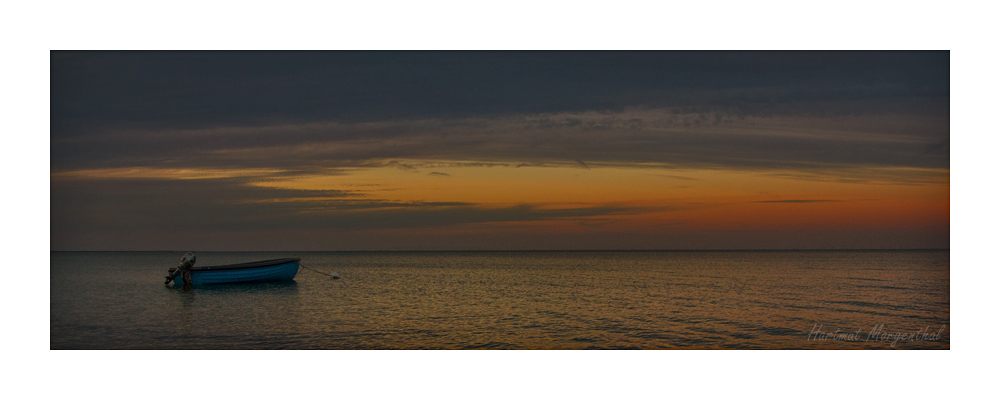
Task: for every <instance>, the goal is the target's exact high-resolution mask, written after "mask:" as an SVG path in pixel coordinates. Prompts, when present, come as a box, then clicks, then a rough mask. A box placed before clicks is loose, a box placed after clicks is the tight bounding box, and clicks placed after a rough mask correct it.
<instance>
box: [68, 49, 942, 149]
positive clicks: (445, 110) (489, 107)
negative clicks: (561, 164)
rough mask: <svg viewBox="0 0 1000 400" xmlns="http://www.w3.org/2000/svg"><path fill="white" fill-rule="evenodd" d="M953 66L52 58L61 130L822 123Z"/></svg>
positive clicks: (843, 56) (491, 57) (484, 56)
mask: <svg viewBox="0 0 1000 400" xmlns="http://www.w3.org/2000/svg"><path fill="white" fill-rule="evenodd" d="M949 68H950V66H949V53H948V52H870V51H869V52H676V51H675V52H656V51H652V52H63V51H56V52H52V55H51V75H52V115H53V133H54V135H56V136H62V135H72V134H74V132H85V131H90V130H97V129H105V128H107V127H109V126H117V127H145V128H152V127H158V128H162V127H169V128H179V129H184V128H204V127H211V126H246V125H275V124H285V123H304V122H316V121H382V120H394V119H423V118H455V117H469V116H481V115H507V114H535V113H558V112H572V111H584V110H609V111H615V110H621V109H623V108H625V107H630V106H656V107H662V106H669V107H691V108H692V109H700V110H709V109H712V110H724V111H734V112H736V113H741V114H754V113H759V112H762V111H767V112H803V111H805V112H818V113H824V112H827V111H828V109H827V107H818V106H817V103H821V102H837V103H841V104H844V103H845V102H849V101H854V100H872V101H874V102H875V103H874V104H875V105H880V106H881V107H880V108H884V109H888V110H891V109H893V105H892V104H891V103H892V102H894V101H896V100H898V99H902V98H913V97H942V96H943V97H947V96H948V93H949V78H948V75H949V71H950V70H949ZM864 110H870V108H860V107H854V108H848V109H841V110H837V111H847V112H851V111H864ZM865 112H870V111H865ZM570 123H574V122H570Z"/></svg>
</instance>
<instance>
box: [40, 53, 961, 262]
mask: <svg viewBox="0 0 1000 400" xmlns="http://www.w3.org/2000/svg"><path fill="white" fill-rule="evenodd" d="M949 63H950V55H949V52H947V51H941V52H909V51H907V52H871V51H868V52H714V51H713V52H673V51H652V52H625V51H614V52H597V51H586V52H88V51H83V52H74V51H53V52H51V53H50V71H51V72H50V78H51V79H50V86H51V104H50V115H51V119H50V126H51V132H50V193H51V194H50V196H51V199H50V200H51V209H50V217H51V239H50V240H51V248H52V250H56V251H60V250H177V251H181V250H183V251H188V250H193V251H209V250H290V251H291V250H303V251H305V250H672V249H831V248H834V249H852V248H853V249H857V248H949V238H950V233H949V232H950V216H949V215H950V155H949V154H950V130H949V108H950V86H949V82H950V71H949Z"/></svg>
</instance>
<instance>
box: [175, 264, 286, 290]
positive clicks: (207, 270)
mask: <svg viewBox="0 0 1000 400" xmlns="http://www.w3.org/2000/svg"><path fill="white" fill-rule="evenodd" d="M301 260H302V259H301V258H298V257H295V258H279V259H276V260H265V261H254V262H248V263H243V264H230V265H216V266H210V267H191V284H192V285H221V284H226V283H250V282H270V281H290V280H292V279H294V278H295V275H296V274H298V273H299V261H301ZM176 270H177V268H170V273H171V274H172V273H173V272H174V271H176ZM174 286H176V287H180V286H184V280H183V279H182V278H181V275H180V274H177V276H175V277H174Z"/></svg>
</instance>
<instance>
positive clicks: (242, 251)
mask: <svg viewBox="0 0 1000 400" xmlns="http://www.w3.org/2000/svg"><path fill="white" fill-rule="evenodd" d="M943 250H948V251H951V248H862V249H842V248H841V249H659V250H657V249H653V250H649V249H647V250H635V249H632V250H608V249H600V250H544V249H541V250H191V249H185V250H49V252H50V253H98V252H105V253H111V252H114V253H165V252H187V251H200V252H215V253H224V252H225V253H275V252H285V253H292V252H301V253H379V252H380V253H420V252H423V253H457V252H482V253H498V252H510V253H513V252H627V251H634V252H666V251H689V252H699V251H943Z"/></svg>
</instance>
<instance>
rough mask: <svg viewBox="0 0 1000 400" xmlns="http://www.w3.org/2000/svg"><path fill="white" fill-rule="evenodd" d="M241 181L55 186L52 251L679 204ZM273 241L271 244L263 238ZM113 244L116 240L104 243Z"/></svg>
mask: <svg viewBox="0 0 1000 400" xmlns="http://www.w3.org/2000/svg"><path fill="white" fill-rule="evenodd" d="M250 183H251V182H248V181H246V180H245V179H243V178H211V179H197V180H174V179H158V178H115V179H108V178H94V179H87V180H63V181H56V182H53V184H52V186H51V199H52V201H51V217H52V218H51V221H52V238H51V240H52V243H51V244H52V248H53V249H56V250H59V249H72V248H79V246H80V243H82V241H86V240H87V238H89V237H95V236H100V237H119V238H122V237H135V235H166V234H176V235H185V234H187V233H188V232H194V231H200V232H208V231H211V232H230V233H231V234H233V235H242V233H241V232H261V231H267V230H273V231H275V232H280V231H288V230H300V231H301V230H309V229H323V230H327V231H367V230H375V229H424V228H435V227H446V226H455V225H466V224H481V223H497V222H531V221H552V220H573V219H579V218H590V217H600V216H622V215H635V214H642V213H649V212H662V211H670V210H674V209H678V208H677V207H676V206H668V207H649V206H628V205H601V206H588V207H558V206H552V205H544V204H521V205H514V206H505V207H495V206H486V205H480V204H475V203H468V202H424V201H411V202H400V201H392V200H384V199H373V198H368V197H365V193H363V192H356V191H340V190H295V189H276V188H269V187H259V186H253V185H251V184H250ZM261 245H262V246H265V247H266V246H267V244H266V243H261ZM101 247H102V248H114V247H115V243H113V242H109V243H103V244H102V246H101Z"/></svg>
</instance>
